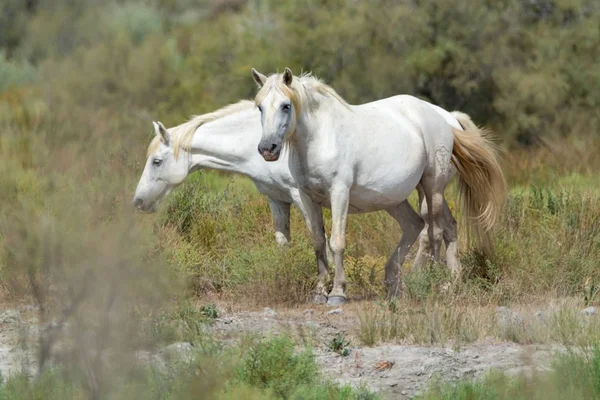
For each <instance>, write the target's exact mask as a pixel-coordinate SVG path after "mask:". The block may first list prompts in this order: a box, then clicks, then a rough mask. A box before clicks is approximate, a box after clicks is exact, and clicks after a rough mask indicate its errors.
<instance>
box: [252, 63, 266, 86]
mask: <svg viewBox="0 0 600 400" xmlns="http://www.w3.org/2000/svg"><path fill="white" fill-rule="evenodd" d="M252 78H253V79H254V82H256V84H257V85H258V87H259V88H261V87H263V85H264V84H265V82H266V81H267V77H266V76H264V75H263V74H261V73H260V72H258V71H257V70H255V69H254V68H252Z"/></svg>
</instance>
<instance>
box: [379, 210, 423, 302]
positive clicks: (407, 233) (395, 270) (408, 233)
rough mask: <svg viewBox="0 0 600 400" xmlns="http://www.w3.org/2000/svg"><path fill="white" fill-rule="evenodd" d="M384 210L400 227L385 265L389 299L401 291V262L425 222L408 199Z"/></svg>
mask: <svg viewBox="0 0 600 400" xmlns="http://www.w3.org/2000/svg"><path fill="white" fill-rule="evenodd" d="M386 211H387V213H388V214H390V215H391V216H392V217H394V219H395V220H396V221H398V223H399V224H400V228H401V229H402V237H401V238H400V242H398V246H396V249H395V250H394V252H393V253H392V255H391V256H390V259H389V260H388V262H387V263H386V265H385V285H386V287H387V291H388V298H389V299H391V298H394V297H397V296H399V295H400V294H401V292H402V279H401V268H402V264H403V263H404V260H405V259H406V256H407V255H408V252H409V251H410V248H411V247H412V245H413V243H414V242H415V241H416V240H417V237H418V236H419V232H421V230H422V229H423V227H424V226H425V223H424V222H423V219H422V218H421V217H419V215H418V214H417V213H416V212H415V210H413V208H412V206H411V205H410V203H409V202H408V200H405V201H404V202H402V203H400V204H399V205H397V206H396V207H393V208H390V209H388V210H386Z"/></svg>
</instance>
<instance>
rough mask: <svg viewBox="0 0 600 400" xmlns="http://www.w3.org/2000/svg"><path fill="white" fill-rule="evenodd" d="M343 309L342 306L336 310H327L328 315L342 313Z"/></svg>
mask: <svg viewBox="0 0 600 400" xmlns="http://www.w3.org/2000/svg"><path fill="white" fill-rule="evenodd" d="M342 313H343V311H342V309H341V308H336V309H335V310H331V311H327V315H340V314H342Z"/></svg>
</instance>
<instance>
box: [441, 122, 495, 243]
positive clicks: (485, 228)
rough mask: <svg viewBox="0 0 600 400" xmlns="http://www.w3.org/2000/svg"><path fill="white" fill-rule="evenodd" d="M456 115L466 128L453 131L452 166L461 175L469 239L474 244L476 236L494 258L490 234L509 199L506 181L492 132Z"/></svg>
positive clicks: (459, 182) (460, 182)
mask: <svg viewBox="0 0 600 400" xmlns="http://www.w3.org/2000/svg"><path fill="white" fill-rule="evenodd" d="M452 115H453V116H454V117H455V118H456V119H457V120H458V122H459V123H460V125H461V126H462V127H463V130H459V129H454V128H453V129H452V131H453V133H454V147H453V150H452V163H453V164H454V165H455V167H456V169H457V171H458V174H459V178H458V190H459V197H460V201H461V204H462V208H463V210H464V212H463V218H464V219H465V222H466V227H467V240H468V242H469V243H470V242H472V239H473V237H475V238H476V241H477V243H478V244H479V246H480V249H481V250H482V251H483V252H484V253H485V254H487V255H491V254H492V241H491V236H490V231H491V229H492V227H493V226H494V225H495V224H496V222H498V219H499V217H500V213H501V211H502V206H503V203H504V199H505V197H506V181H505V179H504V174H503V172H502V169H501V168H500V163H499V162H498V156H497V148H496V146H495V145H494V143H493V142H492V141H491V140H490V137H489V132H488V131H486V130H484V129H480V128H478V127H477V125H475V124H474V123H473V121H472V120H471V117H469V116H468V115H467V114H464V113H461V112H458V111H454V112H452Z"/></svg>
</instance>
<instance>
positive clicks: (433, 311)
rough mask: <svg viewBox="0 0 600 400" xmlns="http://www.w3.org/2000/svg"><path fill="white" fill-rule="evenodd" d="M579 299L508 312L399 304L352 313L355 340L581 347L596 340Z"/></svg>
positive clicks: (599, 334) (447, 302) (598, 330)
mask: <svg viewBox="0 0 600 400" xmlns="http://www.w3.org/2000/svg"><path fill="white" fill-rule="evenodd" d="M582 307H583V304H582V301H581V300H580V299H573V298H571V299H561V300H557V299H550V298H542V299H539V303H538V304H522V305H516V304H515V305H513V306H512V307H511V308H507V307H497V306H495V305H487V306H481V305H477V304H474V303H466V302H458V303H453V302H452V300H451V299H448V298H447V299H439V300H438V301H432V302H427V303H425V304H414V303H410V302H406V301H400V302H397V303H394V304H389V303H388V304H368V305H366V306H364V307H363V308H362V309H359V310H357V313H356V318H357V320H358V327H357V328H356V335H357V336H358V338H359V339H360V340H361V342H362V343H364V344H365V345H368V346H373V345H376V344H377V343H381V342H389V341H392V342H399V343H406V344H423V345H453V346H460V345H461V344H466V343H472V342H477V341H481V340H490V339H491V340H501V341H510V342H515V343H520V344H532V343H559V344H562V345H565V346H586V345H590V344H593V343H596V342H597V341H598V340H600V318H599V317H598V316H594V315H591V316H587V315H583V314H582V313H581V310H582Z"/></svg>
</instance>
